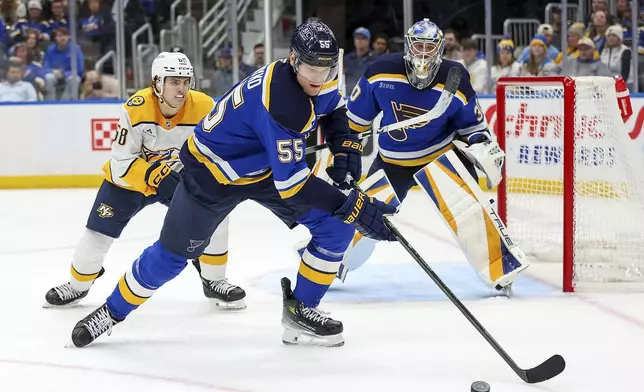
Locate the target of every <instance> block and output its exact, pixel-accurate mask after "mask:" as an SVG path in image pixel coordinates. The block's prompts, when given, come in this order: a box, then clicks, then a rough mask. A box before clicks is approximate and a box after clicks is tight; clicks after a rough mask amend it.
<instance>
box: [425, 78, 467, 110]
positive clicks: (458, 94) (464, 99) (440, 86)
mask: <svg viewBox="0 0 644 392" xmlns="http://www.w3.org/2000/svg"><path fill="white" fill-rule="evenodd" d="M432 90H436V91H439V92H443V90H445V85H444V84H442V83H436V85H435V86H434V87H432ZM454 96H455V97H456V98H457V99H458V100H459V101H461V102H463V106H465V105H467V97H466V96H465V94H463V93H462V92H460V91H459V90H456V94H454Z"/></svg>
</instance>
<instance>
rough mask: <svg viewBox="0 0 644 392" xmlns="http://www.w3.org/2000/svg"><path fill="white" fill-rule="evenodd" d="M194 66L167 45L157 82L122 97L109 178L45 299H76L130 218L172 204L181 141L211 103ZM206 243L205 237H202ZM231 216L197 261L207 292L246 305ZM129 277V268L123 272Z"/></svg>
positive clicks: (156, 68) (157, 64)
mask: <svg viewBox="0 0 644 392" xmlns="http://www.w3.org/2000/svg"><path fill="white" fill-rule="evenodd" d="M192 87H194V73H193V68H192V65H191V64H190V61H189V60H188V58H187V57H186V56H185V55H184V54H183V53H168V52H163V53H161V54H159V55H158V56H157V58H156V59H155V60H154V62H153V63H152V85H151V86H150V87H148V88H146V89H143V90H140V91H138V92H137V93H135V94H134V95H133V96H132V97H130V99H129V100H128V101H127V102H126V103H125V104H124V105H123V108H122V110H121V115H120V119H119V124H118V128H117V131H116V134H115V135H114V140H113V143H112V157H111V159H110V160H109V161H108V162H107V163H105V166H104V167H103V170H104V171H105V180H104V181H103V183H102V185H101V187H100V189H99V191H98V194H97V196H96V200H95V201H94V205H93V207H92V210H91V212H90V215H89V218H88V220H87V226H86V229H85V231H84V232H83V234H82V237H81V239H80V242H79V244H78V246H77V248H76V251H75V253H74V256H73V258H72V265H71V274H70V277H69V282H67V283H65V284H63V285H60V286H56V287H53V288H52V289H50V290H49V291H48V292H47V294H46V295H45V299H46V304H45V307H50V306H64V305H69V304H73V303H77V302H78V301H80V300H81V299H83V298H84V297H85V296H86V295H87V293H88V292H89V289H90V287H91V286H92V284H93V283H94V281H95V280H96V278H98V277H99V276H101V275H102V274H103V272H104V269H103V262H104V259H105V255H106V254H107V252H108V250H109V248H110V247H111V245H112V243H113V242H114V239H116V238H118V237H119V236H120V235H121V232H122V231H123V229H124V228H125V226H126V225H127V224H128V222H129V221H130V219H131V218H132V217H134V215H136V214H137V213H138V212H139V211H141V210H142V209H143V208H145V207H146V206H148V205H150V204H154V203H156V202H160V203H162V204H165V205H169V203H170V201H171V199H172V196H173V194H174V190H175V188H176V187H177V185H178V184H179V172H180V171H181V170H182V168H183V165H182V164H181V161H180V160H179V149H180V148H181V146H182V145H183V144H184V142H185V141H186V140H187V139H188V137H190V136H191V135H192V134H193V133H194V128H195V126H196V125H197V124H198V123H199V121H201V119H202V118H203V117H205V116H206V115H207V114H208V113H209V112H210V111H211V110H212V108H213V106H214V102H213V99H212V98H211V97H209V96H208V95H206V94H203V93H201V92H198V91H195V90H193V89H192ZM200 245H201V244H200ZM227 258H228V220H227V219H226V220H225V221H224V222H222V224H221V225H220V226H219V228H218V229H217V231H216V232H215V233H214V234H213V236H212V238H211V240H210V243H209V245H208V246H207V247H206V248H205V251H204V253H203V254H202V255H201V256H200V257H199V258H198V259H195V260H194V261H193V264H194V265H195V267H196V268H197V270H198V271H199V273H200V275H201V279H202V285H203V290H204V294H205V295H206V297H208V298H212V299H214V300H215V301H216V303H217V305H218V306H221V307H225V308H232V309H243V308H245V303H244V297H245V295H246V294H245V292H244V290H243V289H241V288H240V287H238V286H235V285H232V284H230V283H228V281H227V280H226V278H225V274H226V263H227ZM121 280H122V281H123V282H122V283H123V284H128V282H127V281H126V280H125V276H124V277H123V278H122V279H121Z"/></svg>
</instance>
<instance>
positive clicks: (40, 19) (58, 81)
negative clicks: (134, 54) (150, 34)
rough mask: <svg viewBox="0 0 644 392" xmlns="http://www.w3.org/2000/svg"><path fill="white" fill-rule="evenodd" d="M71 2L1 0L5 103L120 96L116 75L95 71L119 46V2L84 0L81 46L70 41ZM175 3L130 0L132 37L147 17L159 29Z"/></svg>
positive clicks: (79, 19)
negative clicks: (116, 40)
mask: <svg viewBox="0 0 644 392" xmlns="http://www.w3.org/2000/svg"><path fill="white" fill-rule="evenodd" d="M68 6H69V5H68V0H0V102H10V101H20V102H23V101H36V100H58V99H63V100H66V99H71V98H72V97H79V98H80V99H101V98H115V97H118V96H119V91H118V83H116V80H115V79H114V78H113V77H112V76H110V75H100V74H98V72H97V71H94V67H95V63H96V61H97V60H98V59H100V58H101V57H102V56H103V55H104V54H106V53H107V52H108V51H110V50H112V49H114V48H115V36H116V31H115V23H114V17H113V15H114V11H115V10H114V7H115V2H114V1H113V0H80V2H79V3H78V4H77V7H76V9H77V11H78V12H77V15H74V16H73V17H74V19H75V21H76V26H77V31H76V33H77V42H78V44H77V45H72V44H71V42H70V35H71V32H70V23H69V22H70V15H67V12H68V10H69V7H68ZM169 6H170V0H125V7H124V17H125V33H126V36H130V35H131V34H132V33H133V32H134V31H135V30H136V29H138V28H139V27H140V26H142V25H144V24H145V23H147V22H149V23H150V24H151V25H152V26H153V28H154V29H156V32H157V33H158V29H159V25H160V23H162V22H163V21H164V19H167V18H168V17H169V15H168V14H169ZM125 41H126V46H127V47H126V51H127V53H131V48H130V47H129V40H127V39H126V40H125ZM72 52H75V56H76V67H75V68H76V69H75V71H76V72H75V73H73V71H72ZM109 65H110V66H111V64H109ZM18 75H20V77H18Z"/></svg>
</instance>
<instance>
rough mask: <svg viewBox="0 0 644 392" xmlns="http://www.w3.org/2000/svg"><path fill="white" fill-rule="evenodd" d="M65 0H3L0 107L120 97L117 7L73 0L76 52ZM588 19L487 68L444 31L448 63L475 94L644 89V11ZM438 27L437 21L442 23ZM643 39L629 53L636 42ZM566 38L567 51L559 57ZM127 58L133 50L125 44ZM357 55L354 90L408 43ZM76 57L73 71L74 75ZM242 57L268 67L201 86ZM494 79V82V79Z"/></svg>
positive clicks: (155, 5)
mask: <svg viewBox="0 0 644 392" xmlns="http://www.w3.org/2000/svg"><path fill="white" fill-rule="evenodd" d="M68 1H69V0H0V102H7V101H20V102H22V101H35V100H59V99H62V100H66V99H70V98H72V97H78V98H80V99H102V98H114V97H118V96H119V86H118V83H117V82H116V80H115V79H114V77H113V76H111V75H108V74H99V73H98V72H97V71H95V70H94V69H95V63H96V61H97V60H98V59H99V58H100V57H101V56H103V55H104V54H105V53H107V52H108V51H109V50H112V49H114V45H115V43H114V42H115V28H116V26H115V23H114V17H113V15H114V13H115V9H114V7H115V3H114V0H72V1H81V2H80V3H78V7H76V8H77V10H78V12H77V15H75V16H74V18H75V20H76V22H77V23H76V25H77V37H78V45H72V43H71V42H70V24H69V18H70V16H69V15H67V14H66V13H67V11H68V10H69V8H68ZM170 3H171V0H125V9H124V11H125V12H124V14H125V33H126V36H130V35H131V34H132V33H133V32H134V31H135V30H136V29H137V28H139V27H140V26H142V25H143V24H144V23H146V22H149V23H150V24H151V25H152V26H153V29H154V30H155V32H156V33H158V30H159V28H160V27H159V26H160V25H161V24H162V23H163V22H165V21H167V19H168V18H169V8H170V7H169V5H170ZM591 8H592V9H591V12H590V13H589V14H588V15H586V16H582V17H581V18H580V19H583V20H580V21H577V22H575V23H572V22H570V21H568V22H566V23H567V37H563V36H562V28H561V27H562V23H564V22H563V21H562V18H561V11H560V10H558V9H556V8H555V9H554V10H553V11H552V15H551V16H552V18H551V24H545V23H544V24H542V25H540V26H539V28H538V30H537V34H536V35H535V36H534V37H533V38H532V40H531V41H530V43H529V44H528V45H526V46H525V47H518V46H517V45H515V42H514V41H513V37H505V38H504V39H502V40H501V41H500V42H499V43H498V45H497V46H496V50H495V53H494V63H493V64H488V62H487V61H486V56H485V54H484V53H482V52H481V51H480V46H479V43H478V42H476V41H474V40H472V39H471V38H470V37H468V36H463V35H464V34H462V33H461V32H460V31H458V30H457V31H455V30H451V29H445V30H444V31H443V33H444V38H445V50H444V56H443V57H444V58H445V59H450V60H454V61H459V62H461V63H462V64H464V65H465V66H466V68H467V69H468V71H469V73H470V77H471V81H472V85H473V87H474V89H475V90H476V91H477V92H478V93H488V92H494V87H495V84H496V80H497V79H498V78H499V77H501V76H544V75H567V76H592V75H597V76H614V75H620V76H622V77H623V78H624V80H626V81H627V84H628V86H629V88H631V90H632V88H633V81H634V80H635V78H640V79H641V81H640V83H639V85H640V86H642V87H643V88H640V91H644V77H643V75H644V63H642V66H640V67H639V69H640V70H641V71H643V72H639V75H634V72H633V65H632V64H633V62H634V61H638V64H639V62H640V61H644V13H642V15H641V16H642V17H640V18H639V19H638V20H639V23H638V25H637V26H635V28H633V26H632V15H631V5H630V2H629V0H616V7H615V9H616V15H611V14H610V13H609V12H608V3H607V0H593V1H592V7H591ZM437 22H438V23H439V24H440V21H437ZM633 39H636V40H637V42H638V44H639V45H638V46H639V49H638V53H637V54H635V55H633V54H632V53H631V50H630V47H631V46H630V45H631V42H632V40H633ZM563 40H566V42H567V53H566V56H563V53H562V51H561V49H562V48H563V42H564V41H563ZM125 41H126V52H127V54H128V58H129V57H130V56H129V54H130V53H131V48H130V47H129V45H130V44H129V42H130V40H128V39H126V40H125ZM353 45H354V50H353V51H350V52H349V53H347V54H346V55H345V58H344V70H345V76H346V83H347V88H348V89H351V88H352V86H354V85H355V84H356V83H357V81H358V79H359V78H360V76H362V74H363V73H364V71H365V70H366V68H367V67H368V66H369V65H370V64H371V63H373V61H374V60H375V59H376V58H377V57H378V56H379V55H380V54H382V53H387V52H398V51H402V50H403V40H402V37H395V38H392V39H389V38H388V37H387V36H386V35H384V34H375V35H372V33H371V31H370V30H369V29H368V28H366V27H358V28H356V29H355V30H354V32H353ZM72 53H75V57H76V66H75V70H76V72H75V73H73V71H72V68H73V67H72ZM234 55H236V56H238V59H239V77H240V79H243V78H245V77H246V76H248V75H250V73H252V72H253V71H254V70H256V69H257V68H259V67H261V66H262V65H263V64H264V45H263V44H261V43H260V44H257V45H255V46H254V48H253V49H252V52H251V53H250V55H249V56H247V57H246V58H244V49H243V48H240V51H239V53H237V54H234V53H232V50H231V49H230V48H229V47H224V48H222V49H220V50H219V51H218V53H217V56H216V61H215V62H214V63H211V64H205V67H204V68H205V69H204V80H203V81H202V83H201V86H200V87H201V89H202V90H203V91H205V92H206V93H208V94H210V95H212V96H221V95H223V94H224V93H225V92H226V91H227V90H228V89H229V88H230V87H232V85H233V56H234ZM488 75H489V76H488Z"/></svg>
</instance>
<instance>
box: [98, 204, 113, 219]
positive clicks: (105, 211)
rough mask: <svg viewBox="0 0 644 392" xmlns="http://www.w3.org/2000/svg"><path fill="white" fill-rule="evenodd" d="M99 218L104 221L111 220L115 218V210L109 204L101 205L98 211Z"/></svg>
mask: <svg viewBox="0 0 644 392" xmlns="http://www.w3.org/2000/svg"><path fill="white" fill-rule="evenodd" d="M96 212H98V216H99V217H100V218H103V219H107V218H111V217H113V216H114V209H112V207H111V206H108V205H107V204H104V203H101V205H100V206H99V207H98V208H97V209H96Z"/></svg>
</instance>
